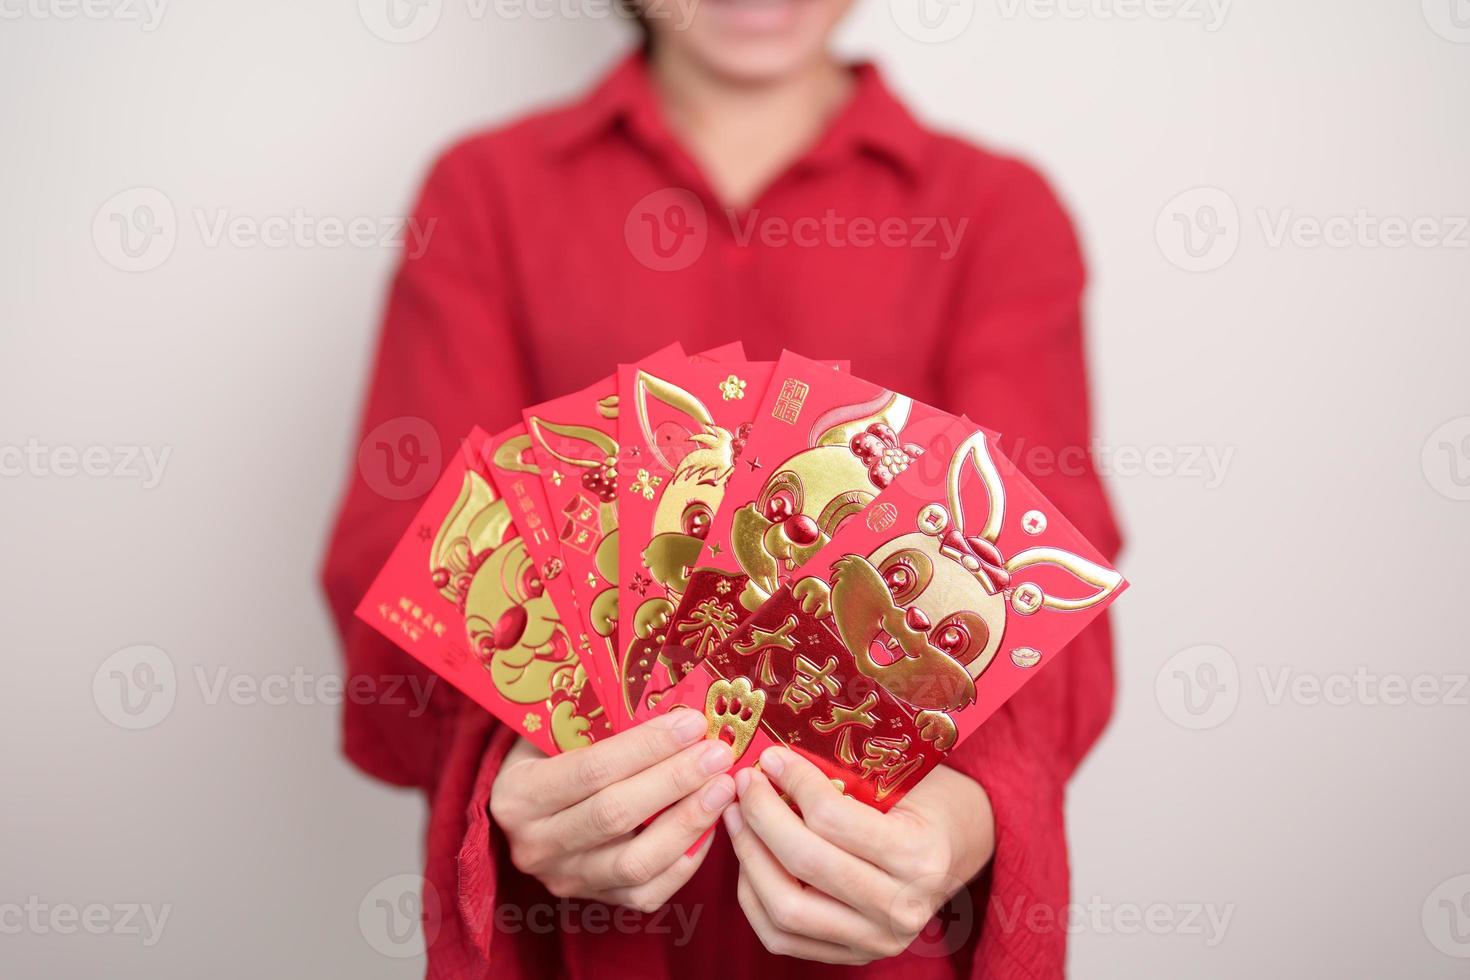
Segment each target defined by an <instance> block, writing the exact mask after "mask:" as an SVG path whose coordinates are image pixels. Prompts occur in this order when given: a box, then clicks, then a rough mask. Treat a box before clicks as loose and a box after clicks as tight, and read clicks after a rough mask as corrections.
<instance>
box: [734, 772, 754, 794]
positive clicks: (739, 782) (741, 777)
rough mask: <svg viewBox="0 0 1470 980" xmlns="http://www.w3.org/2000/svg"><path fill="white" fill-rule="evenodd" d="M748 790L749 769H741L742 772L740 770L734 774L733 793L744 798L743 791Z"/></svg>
mask: <svg viewBox="0 0 1470 980" xmlns="http://www.w3.org/2000/svg"><path fill="white" fill-rule="evenodd" d="M749 788H750V770H749V769H742V770H740V771H739V772H737V773H736V774H735V792H737V793H739V794H740V795H741V796H744V795H745V791H746V790H747V789H749Z"/></svg>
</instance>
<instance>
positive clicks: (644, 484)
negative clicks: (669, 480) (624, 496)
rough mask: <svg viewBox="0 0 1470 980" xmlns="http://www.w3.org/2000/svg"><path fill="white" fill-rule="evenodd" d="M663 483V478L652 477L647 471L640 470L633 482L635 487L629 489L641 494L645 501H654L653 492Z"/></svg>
mask: <svg viewBox="0 0 1470 980" xmlns="http://www.w3.org/2000/svg"><path fill="white" fill-rule="evenodd" d="M662 482H663V478H662V477H657V476H650V475H649V473H648V471H647V470H639V471H638V475H637V476H636V477H635V478H634V480H633V485H632V486H630V487H629V488H628V489H629V490H631V491H633V492H634V493H641V494H642V495H643V499H644V500H652V499H653V491H654V490H655V489H657V488H658V485H659V484H660V483H662Z"/></svg>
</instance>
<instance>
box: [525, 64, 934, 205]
mask: <svg viewBox="0 0 1470 980" xmlns="http://www.w3.org/2000/svg"><path fill="white" fill-rule="evenodd" d="M851 71H852V73H853V80H854V82H855V85H854V87H853V91H852V94H851V96H849V98H848V101H847V103H846V104H845V105H843V107H842V108H841V109H839V110H838V111H837V114H836V115H835V116H834V117H833V118H832V120H831V121H830V122H829V123H828V124H827V128H826V130H825V131H824V132H823V134H822V136H821V137H820V138H819V139H818V141H817V143H816V145H815V146H814V147H813V148H812V149H811V150H810V151H808V152H807V153H806V154H805V155H804V156H803V158H802V160H801V161H800V163H801V165H822V164H827V163H837V162H841V160H842V158H843V157H845V156H848V155H850V154H852V153H853V152H855V151H856V152H866V153H871V154H874V155H876V156H878V157H880V158H882V159H884V160H886V161H888V162H890V163H892V164H893V165H894V166H895V167H897V168H898V169H899V170H900V171H901V172H902V173H904V175H905V176H909V177H914V176H916V175H917V174H918V173H919V170H920V168H921V166H922V164H923V152H924V146H925V143H926V142H927V140H928V139H929V134H928V133H927V132H926V131H925V130H924V128H923V127H922V126H920V125H919V123H918V122H917V121H916V120H915V119H914V117H913V116H912V115H910V113H909V111H908V110H907V109H906V108H904V106H903V104H902V103H901V102H899V101H898V99H897V98H896V97H894V95H893V94H892V93H891V92H890V91H889V89H888V86H887V85H886V84H884V81H883V78H882V75H881V74H880V73H879V71H878V69H877V68H876V67H875V66H874V65H872V64H870V63H867V62H863V63H859V64H856V65H854V66H852V69H851ZM557 122H558V125H557V126H556V128H555V129H554V130H553V132H552V133H551V140H552V145H553V148H554V149H555V150H556V151H557V152H558V153H564V154H572V153H575V152H577V151H578V150H580V149H582V148H584V147H587V146H589V145H590V144H592V143H593V142H595V141H596V140H597V139H598V138H599V137H602V136H604V135H606V134H608V133H610V132H613V131H615V130H617V129H619V128H622V129H624V130H625V131H627V132H629V133H631V134H633V135H634V136H635V137H637V138H639V139H640V140H641V141H643V142H644V143H646V144H648V145H649V146H650V147H651V148H653V149H655V150H661V149H667V148H668V147H669V146H671V145H672V144H673V143H674V142H675V140H674V137H673V134H672V133H671V132H670V131H669V129H668V127H667V125H666V124H665V122H664V120H663V116H662V112H661V111H660V109H659V105H658V96H657V93H655V92H654V89H653V82H652V79H651V78H650V76H649V71H648V64H647V61H646V59H645V58H644V56H643V55H642V54H641V53H634V54H632V55H629V56H628V57H627V58H625V59H623V61H621V62H620V63H619V64H617V65H616V66H615V67H614V68H613V69H612V70H611V71H610V72H608V74H607V75H605V76H604V77H603V79H602V81H601V82H599V83H598V84H597V86H596V87H595V88H594V89H593V90H592V92H591V93H589V94H588V95H587V97H586V98H584V99H583V100H582V101H580V102H577V103H575V104H573V105H572V106H571V107H570V108H569V109H568V110H567V111H566V112H565V113H564V114H563V115H562V116H561V118H560V119H559V120H558V121H557Z"/></svg>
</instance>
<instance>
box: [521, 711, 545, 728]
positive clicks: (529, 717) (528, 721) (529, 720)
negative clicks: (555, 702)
mask: <svg viewBox="0 0 1470 980" xmlns="http://www.w3.org/2000/svg"><path fill="white" fill-rule="evenodd" d="M521 726H522V727H523V728H525V729H526V731H528V732H539V731H540V730H541V716H540V715H538V714H536V713H535V712H532V711H527V712H526V717H524V718H522V719H521Z"/></svg>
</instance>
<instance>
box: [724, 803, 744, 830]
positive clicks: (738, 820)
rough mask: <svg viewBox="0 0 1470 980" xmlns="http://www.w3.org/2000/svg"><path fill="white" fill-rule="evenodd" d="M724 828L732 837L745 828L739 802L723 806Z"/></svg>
mask: <svg viewBox="0 0 1470 980" xmlns="http://www.w3.org/2000/svg"><path fill="white" fill-rule="evenodd" d="M725 829H726V830H728V831H729V832H730V835H731V836H732V837H733V836H734V835H736V834H738V833H740V831H742V830H744V829H745V818H744V817H742V816H741V815H740V804H739V803H732V804H730V805H729V806H728V807H726V808H725Z"/></svg>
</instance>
